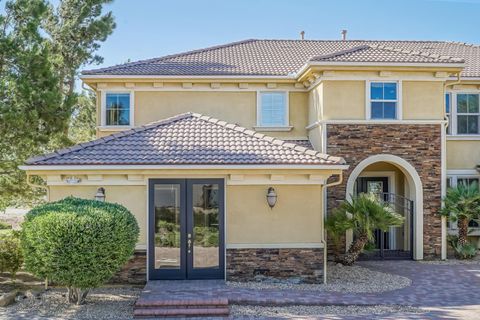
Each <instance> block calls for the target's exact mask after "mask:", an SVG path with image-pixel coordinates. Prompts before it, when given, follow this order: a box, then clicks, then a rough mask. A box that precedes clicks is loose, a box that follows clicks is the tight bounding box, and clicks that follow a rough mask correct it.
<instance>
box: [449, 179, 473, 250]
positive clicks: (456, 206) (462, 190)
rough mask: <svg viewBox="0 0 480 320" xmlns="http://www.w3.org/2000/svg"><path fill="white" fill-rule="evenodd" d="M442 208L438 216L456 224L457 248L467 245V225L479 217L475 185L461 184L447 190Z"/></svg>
mask: <svg viewBox="0 0 480 320" xmlns="http://www.w3.org/2000/svg"><path fill="white" fill-rule="evenodd" d="M443 201H444V207H443V208H442V210H441V211H440V214H442V215H444V216H446V217H448V219H449V220H450V221H451V222H457V226H458V242H457V245H458V246H459V247H463V246H465V245H466V244H467V243H468V240H467V236H468V223H469V222H470V220H472V219H474V218H478V217H480V192H479V189H478V184H477V183H472V184H470V185H465V184H463V183H461V184H459V185H457V186H456V187H454V188H449V189H448V190H447V195H446V196H445V198H443Z"/></svg>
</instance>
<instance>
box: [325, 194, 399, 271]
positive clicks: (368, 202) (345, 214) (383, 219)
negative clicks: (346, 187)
mask: <svg viewBox="0 0 480 320" xmlns="http://www.w3.org/2000/svg"><path fill="white" fill-rule="evenodd" d="M403 220H404V219H403V217H402V216H400V215H399V214H397V213H395V211H394V210H393V209H392V207H390V205H389V204H388V203H383V202H381V201H379V199H378V195H375V194H364V193H362V194H360V195H358V196H356V197H352V200H350V201H344V202H343V203H342V204H341V205H340V206H339V207H338V208H337V209H336V210H335V212H334V214H333V215H331V216H330V217H328V218H327V221H326V223H325V226H326V228H327V230H328V231H329V232H331V234H332V237H333V239H334V241H335V239H338V238H339V237H341V236H342V235H344V234H345V232H346V231H347V230H349V229H352V230H353V234H354V241H353V242H352V244H351V245H350V248H349V249H348V251H347V253H346V254H345V255H343V257H341V258H340V259H339V262H340V263H342V264H344V265H352V264H354V263H355V261H357V259H358V256H359V255H360V253H361V252H362V251H363V249H364V247H365V245H366V244H367V242H368V241H371V240H373V239H374V232H375V230H376V229H381V230H383V231H386V230H387V229H388V227H390V226H399V225H401V224H402V223H403Z"/></svg>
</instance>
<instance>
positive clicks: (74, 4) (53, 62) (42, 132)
mask: <svg viewBox="0 0 480 320" xmlns="http://www.w3.org/2000/svg"><path fill="white" fill-rule="evenodd" d="M110 2H111V0H62V1H60V2H59V4H58V6H57V7H54V6H53V5H52V4H50V2H49V1H47V0H11V1H7V2H6V4H5V14H4V15H0V136H1V137H2V139H1V140H0V151H1V152H0V209H2V208H5V207H6V206H9V205H16V204H17V205H18V204H22V203H24V204H32V203H35V202H36V201H38V199H39V196H40V195H41V191H40V190H38V189H37V190H33V189H32V188H30V187H29V186H28V185H27V184H26V176H25V173H24V172H23V171H20V170H19V169H18V166H19V165H21V164H22V163H24V161H25V160H26V159H27V158H29V157H30V156H33V155H37V154H42V153H46V152H49V151H51V150H54V149H58V148H62V147H65V146H68V145H71V144H73V141H71V140H70V139H69V136H68V131H69V125H70V124H71V117H72V115H74V113H75V106H76V105H77V99H78V96H77V94H76V93H75V90H74V88H75V79H76V76H77V73H78V70H79V68H80V67H81V66H82V65H84V64H86V63H98V62H101V57H99V56H98V55H96V54H95V52H96V50H98V48H99V46H100V43H101V42H102V41H105V40H106V38H107V37H108V35H110V34H111V33H112V31H113V29H114V27H115V23H114V21H113V16H112V14H111V12H108V13H105V14H103V13H102V7H103V5H104V4H107V3H110Z"/></svg>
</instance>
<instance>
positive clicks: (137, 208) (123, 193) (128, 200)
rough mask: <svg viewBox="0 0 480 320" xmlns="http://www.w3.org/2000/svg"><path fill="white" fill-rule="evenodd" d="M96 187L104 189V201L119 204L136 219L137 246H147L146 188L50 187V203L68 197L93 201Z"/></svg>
mask: <svg viewBox="0 0 480 320" xmlns="http://www.w3.org/2000/svg"><path fill="white" fill-rule="evenodd" d="M98 187H103V188H105V195H106V201H108V202H114V203H119V204H121V205H123V206H125V207H126V208H127V209H128V210H130V211H131V212H132V213H133V214H134V215H135V218H137V222H138V226H139V227H140V236H139V239H138V244H139V245H146V244H147V230H146V229H147V191H146V190H147V188H146V186H105V185H98V186H50V187H49V189H50V194H49V198H50V201H56V200H60V199H63V198H65V197H68V196H74V197H78V198H85V199H93V198H94V196H95V193H96V191H97V189H98Z"/></svg>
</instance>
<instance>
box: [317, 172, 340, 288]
mask: <svg viewBox="0 0 480 320" xmlns="http://www.w3.org/2000/svg"><path fill="white" fill-rule="evenodd" d="M342 182H343V171H341V172H340V173H339V175H338V180H337V181H334V182H331V183H327V184H326V185H324V186H323V188H322V194H321V195H320V196H321V198H322V199H323V190H325V191H326V190H327V189H326V188H328V187H333V186H338V185H339V184H341V183H342ZM326 205H327V204H326V203H324V204H323V208H324V209H323V211H324V212H325V216H323V212H322V216H323V219H324V221H325V218H326V216H327V214H326V210H325V208H326ZM320 242H321V243H322V245H323V284H327V260H328V259H327V254H328V249H327V233H326V232H325V224H324V226H323V239H322V240H321V241H320Z"/></svg>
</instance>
